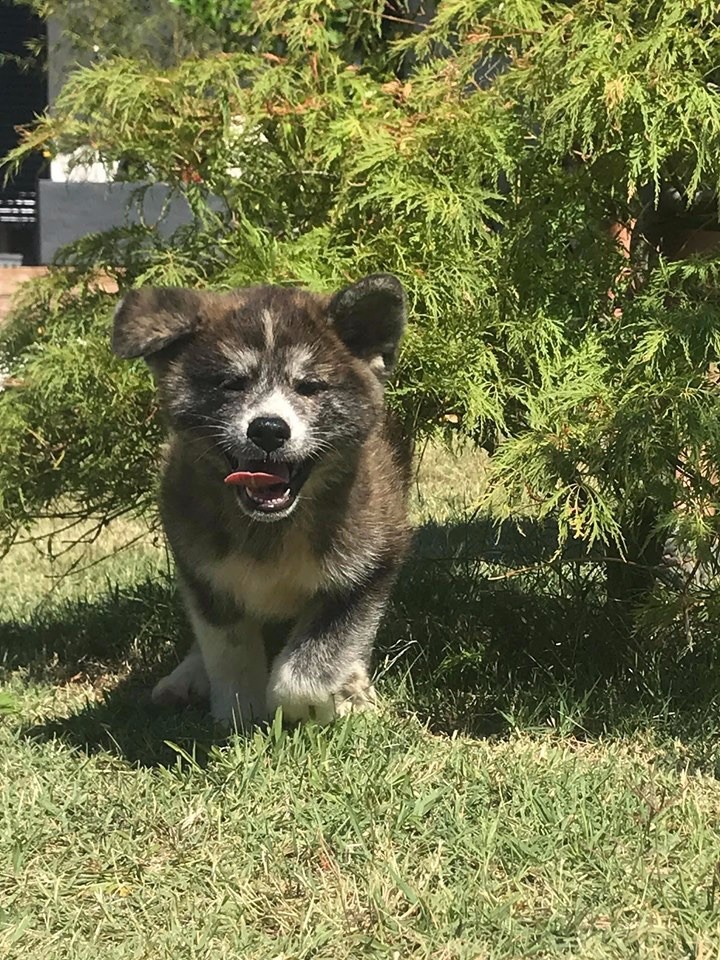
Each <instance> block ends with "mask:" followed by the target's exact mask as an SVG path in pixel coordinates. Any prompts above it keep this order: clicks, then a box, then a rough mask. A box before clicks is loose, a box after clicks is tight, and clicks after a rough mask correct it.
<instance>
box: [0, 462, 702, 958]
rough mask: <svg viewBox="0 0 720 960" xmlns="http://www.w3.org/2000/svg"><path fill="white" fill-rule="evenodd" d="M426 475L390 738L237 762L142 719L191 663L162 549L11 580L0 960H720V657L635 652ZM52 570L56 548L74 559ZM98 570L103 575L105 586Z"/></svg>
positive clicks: (569, 580)
mask: <svg viewBox="0 0 720 960" xmlns="http://www.w3.org/2000/svg"><path fill="white" fill-rule="evenodd" d="M481 486H482V469H481V467H479V466H478V461H477V458H476V457H474V456H471V455H470V454H469V453H468V452H467V451H465V452H461V454H460V455H459V457H458V458H456V459H453V460H450V459H448V458H447V457H445V456H444V455H442V454H440V453H438V451H436V450H430V451H428V453H427V455H426V456H425V458H424V460H423V465H422V468H421V475H420V482H419V485H418V490H417V493H416V497H415V512H416V517H417V520H418V523H419V525H420V526H421V528H422V529H421V532H420V535H419V537H418V541H417V546H416V550H415V553H414V556H413V557H412V558H411V560H410V562H409V564H408V567H407V569H406V572H405V575H404V577H403V579H402V581H401V582H400V584H399V585H398V589H397V592H396V598H395V603H394V606H393V611H392V613H391V615H390V616H389V618H388V620H387V622H386V624H385V626H384V628H383V631H382V635H381V637H380V644H379V646H380V651H379V673H380V675H381V680H380V687H381V690H382V693H383V695H384V703H383V708H382V710H381V712H380V713H379V714H378V715H377V716H368V717H350V718H348V719H347V720H344V721H342V722H339V723H337V724H336V725H334V726H333V727H332V728H328V729H319V728H317V727H314V726H312V725H308V726H306V727H303V728H300V729H296V730H292V731H286V730H282V729H281V728H280V727H278V726H277V725H276V726H274V727H273V729H271V730H270V731H268V732H264V733H261V732H257V733H255V735H254V736H252V737H250V738H248V739H244V738H241V737H230V738H229V739H228V738H221V737H219V736H218V733H217V731H216V730H215V729H214V728H213V727H212V725H211V724H210V723H209V722H208V720H207V717H206V716H205V714H204V713H203V711H201V710H198V709H195V710H190V709H188V710H187V711H184V712H180V713H174V712H163V711H157V710H155V709H153V708H152V707H151V706H150V704H149V703H148V701H147V689H148V687H149V685H150V683H151V682H152V679H153V678H155V677H157V676H158V675H160V674H161V673H162V672H163V670H164V669H166V668H167V666H168V665H170V664H171V663H172V662H174V658H175V657H176V656H177V654H176V652H175V644H176V641H177V640H178V638H179V643H180V646H181V647H182V645H183V644H186V643H188V642H189V637H188V633H187V628H186V626H185V624H184V622H183V620H182V617H181V615H180V613H179V610H178V606H177V603H176V598H175V596H174V592H173V587H172V580H171V577H170V573H169V569H168V564H167V558H166V555H165V552H164V550H163V548H162V546H161V545H160V544H158V543H155V544H154V545H153V542H152V538H150V537H146V538H144V539H143V540H142V541H141V542H140V543H136V544H135V545H134V546H132V547H129V548H128V549H127V550H124V551H121V552H120V553H119V554H117V555H116V556H115V557H113V558H112V559H110V560H108V561H107V562H106V563H105V564H102V565H95V566H88V565H87V564H88V563H92V562H93V561H94V560H95V559H97V558H98V557H99V556H101V555H102V553H103V552H106V551H107V550H108V549H109V548H110V547H112V546H113V545H115V544H117V543H119V542H121V541H123V540H127V539H131V538H132V537H133V536H134V535H135V533H136V531H135V530H134V529H133V528H127V527H118V528H115V529H114V530H111V531H108V532H106V533H105V534H104V537H103V539H102V540H101V541H100V542H98V543H97V544H95V545H94V546H92V547H91V548H90V552H89V553H88V554H87V555H86V556H85V559H84V560H82V561H81V562H79V563H77V565H76V567H75V573H74V574H73V575H72V576H69V577H66V578H65V579H63V580H61V581H60V583H59V584H57V585H56V586H55V588H54V589H53V590H52V592H50V593H48V591H49V587H50V586H51V584H52V583H53V581H51V580H49V579H47V578H48V575H49V574H50V573H52V572H57V571H58V570H62V569H63V568H64V567H67V566H69V565H72V564H73V563H75V562H76V561H78V556H77V555H76V554H75V553H74V552H73V551H70V552H69V553H68V554H67V555H65V556H64V557H63V558H62V559H61V560H60V561H57V562H56V563H55V564H50V563H49V561H48V559H47V556H46V555H45V554H43V553H42V552H38V550H37V549H36V548H35V547H33V546H32V545H30V544H26V545H24V546H19V547H16V548H15V549H14V551H13V553H12V554H11V555H10V557H9V558H8V559H6V561H5V563H4V564H3V567H2V571H1V572H0V583H1V584H2V587H3V591H4V596H3V610H2V614H1V615H0V651H2V653H3V658H4V668H3V671H2V675H1V676H2V688H1V692H0V956H1V957H3V958H5V957H7V958H10V960H15V958H18V960H19V958H29V960H34V958H42V960H56V958H57V960H60V958H62V960H66V958H70V960H85V958H87V960H90V958H92V960H96V958H98V957H102V958H103V960H120V958H122V960H130V958H133V960H135V958H138V960H140V958H148V960H164V958H171V957H172V958H173V960H179V958H186V957H187V958H196V957H197V958H205V957H213V958H228V960H230V958H232V960H236V958H243V960H246V958H247V960H310V958H312V960H350V958H353V960H355V958H359V957H369V958H388V960H409V958H413V960H414V958H428V960H430V958H432V960H456V958H457V960H464V958H468V960H469V958H477V960H481V958H482V960H486V958H487V960H519V958H525V957H536V958H547V960H551V958H552V960H555V958H573V960H574V958H583V960H585V958H587V960H609V958H618V960H619V958H623V960H624V958H627V957H637V958H658V960H661V958H662V960H668V958H694V960H710V958H715V957H719V956H720V830H719V828H718V824H719V823H720V787H719V786H718V782H717V775H718V772H720V761H719V754H718V748H717V744H718V733H719V732H720V723H719V722H718V694H719V693H720V665H718V664H717V662H716V661H717V657H718V648H717V644H716V643H713V642H711V640H710V639H708V640H707V641H706V642H704V643H702V644H696V647H695V648H693V649H688V648H687V647H683V646H682V644H681V643H680V642H678V643H677V644H676V645H675V646H673V645H672V644H670V645H667V646H666V647H663V648H645V649H639V648H638V649H633V650H629V651H625V652H624V653H623V655H622V657H620V658H619V660H618V659H617V658H616V659H615V660H614V661H613V662H612V668H611V667H610V657H609V653H610V651H611V646H612V645H611V644H610V642H609V639H608V635H607V623H606V621H605V620H604V618H603V614H602V607H601V605H600V604H599V602H598V585H597V583H596V582H595V580H594V579H593V575H592V573H582V572H578V570H577V569H574V568H571V567H570V568H568V569H567V570H561V571H559V572H557V573H554V574H553V575H552V576H550V575H549V574H548V573H547V571H544V572H543V573H542V575H539V574H536V573H534V572H533V571H529V572H528V573H527V575H524V576H519V577H513V578H511V579H492V578H493V577H497V576H500V575H502V572H503V570H506V569H507V564H512V563H514V562H515V561H516V559H517V558H519V557H522V558H523V559H524V561H525V562H527V558H528V557H530V558H532V557H533V556H535V557H542V556H544V555H546V553H547V550H548V546H547V544H546V543H545V541H544V539H543V537H542V535H539V534H537V532H536V531H533V529H532V528H528V529H527V530H525V531H523V532H522V533H521V534H515V535H513V536H510V535H506V536H504V537H503V538H500V539H498V537H497V534H496V532H495V531H494V529H493V528H492V527H491V526H489V525H488V524H487V523H485V522H483V521H481V520H478V519H477V518H472V514H471V510H470V509H469V508H470V506H471V502H470V503H466V502H465V501H464V497H472V495H473V489H474V490H475V491H477V490H479V489H480V488H481ZM56 546H57V544H56ZM83 568H85V569H84V570H83Z"/></svg>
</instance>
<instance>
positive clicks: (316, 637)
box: [268, 570, 394, 723]
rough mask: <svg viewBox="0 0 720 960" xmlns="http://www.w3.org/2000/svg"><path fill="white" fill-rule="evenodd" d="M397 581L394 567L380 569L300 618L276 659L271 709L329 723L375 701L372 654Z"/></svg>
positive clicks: (290, 716)
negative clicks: (370, 675)
mask: <svg viewBox="0 0 720 960" xmlns="http://www.w3.org/2000/svg"><path fill="white" fill-rule="evenodd" d="M393 580H394V571H388V570H378V571H376V572H375V573H374V574H373V576H372V577H370V578H369V582H368V583H367V584H366V585H365V586H364V587H363V588H362V589H360V588H356V589H354V590H350V591H348V592H347V593H345V594H338V595H336V596H332V597H331V596H328V597H325V598H324V599H323V600H322V601H321V602H319V604H318V605H317V608H316V610H315V611H314V613H313V614H312V615H311V616H309V617H307V618H306V619H305V620H303V621H301V622H300V623H298V625H297V626H296V627H295V629H294V630H293V632H292V633H291V635H290V638H289V640H288V642H287V644H286V646H285V647H284V649H283V650H282V651H281V652H280V654H279V656H278V657H277V659H276V661H275V663H274V664H273V668H272V672H271V675H270V682H269V684H268V707H269V710H270V713H271V714H272V713H273V712H274V711H275V709H276V708H277V707H282V709H283V716H284V718H285V719H286V720H290V721H295V720H304V719H308V718H310V717H314V718H315V719H316V720H318V721H319V722H320V723H328V722H330V721H331V720H332V719H334V718H335V717H336V716H341V715H343V714H346V713H349V712H351V711H353V710H366V709H368V708H369V707H372V706H374V703H375V696H374V691H373V688H372V685H371V683H370V677H369V672H368V671H369V667H370V657H371V654H372V646H373V642H374V640H375V634H376V633H377V628H378V625H379V623H380V620H381V618H382V615H383V613H384V611H385V607H386V605H387V601H388V596H389V593H390V588H391V586H392V583H393Z"/></svg>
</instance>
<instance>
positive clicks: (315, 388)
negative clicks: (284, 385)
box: [295, 377, 328, 397]
mask: <svg viewBox="0 0 720 960" xmlns="http://www.w3.org/2000/svg"><path fill="white" fill-rule="evenodd" d="M327 388H328V384H327V383H325V381H324V380H315V379H313V378H312V377H308V378H307V379H306V380H298V382H297V383H296V384H295V389H296V390H297V392H298V393H299V394H300V396H301V397H314V396H315V395H316V394H318V393H322V392H323V390H327Z"/></svg>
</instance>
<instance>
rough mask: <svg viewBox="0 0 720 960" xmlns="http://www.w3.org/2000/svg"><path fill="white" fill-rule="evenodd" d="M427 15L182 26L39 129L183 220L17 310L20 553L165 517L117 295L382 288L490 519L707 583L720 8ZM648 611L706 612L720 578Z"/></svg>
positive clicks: (182, 9)
mask: <svg viewBox="0 0 720 960" xmlns="http://www.w3.org/2000/svg"><path fill="white" fill-rule="evenodd" d="M416 7H417V4H415V5H413V4H409V5H408V7H407V8H406V7H405V6H404V5H403V4H401V3H394V4H385V3H381V2H378V0H366V2H363V3H362V4H360V3H354V2H348V0H272V2H271V0H254V2H252V3H240V2H238V3H237V4H236V5H235V6H233V4H232V3H228V2H226V0H223V2H222V3H220V2H218V3H214V2H213V0H203V2H200V0H197V2H196V0H178V2H177V3H176V4H174V5H173V9H174V11H175V13H174V15H182V16H183V17H185V18H186V20H187V23H188V24H190V25H194V26H192V28H191V26H188V31H187V36H188V38H189V39H188V40H187V44H186V45H187V49H184V50H183V51H182V55H181V56H178V57H175V58H174V59H173V60H172V62H169V61H168V59H167V58H165V59H164V60H163V61H162V62H159V60H158V57H157V56H156V55H155V53H154V52H153V50H144V51H143V50H138V49H136V48H133V49H132V51H131V55H128V54H127V53H125V54H123V52H122V44H120V43H118V45H117V49H115V48H112V49H110V48H108V49H109V50H110V52H109V53H108V55H107V56H103V57H102V58H100V59H97V60H96V61H95V62H93V63H92V64H90V65H89V66H86V67H82V68H78V69H77V70H76V71H75V72H73V73H72V75H71V76H70V77H69V78H68V80H67V83H66V85H65V87H64V89H63V90H62V93H61V95H60V97H59V100H58V101H57V102H56V104H55V106H54V109H53V112H52V114H51V115H48V116H46V117H43V118H41V119H40V120H39V121H38V123H37V124H36V125H35V126H34V127H33V128H32V129H31V130H28V131H27V133H26V136H25V140H24V143H23V145H22V147H21V148H20V150H19V151H18V152H17V155H16V156H15V157H14V159H15V160H17V159H18V157H19V156H22V155H23V154H24V152H26V151H29V150H44V151H46V152H49V153H53V152H58V151H63V152H68V151H72V150H75V149H88V148H89V149H91V150H92V151H93V152H94V153H95V154H96V155H98V156H99V157H100V158H101V159H102V160H104V161H106V162H108V163H114V162H119V163H120V170H121V171H122V173H121V175H122V176H125V177H128V178H130V179H132V180H137V181H145V182H155V181H161V182H163V183H166V184H168V185H169V186H170V187H171V189H172V190H173V191H174V192H176V193H178V194H182V195H183V196H184V197H186V199H187V201H188V202H189V204H190V206H191V209H192V211H193V214H194V217H195V223H194V225H193V226H192V227H191V228H185V229H183V230H180V231H178V232H177V233H176V234H175V235H174V236H173V237H172V238H170V239H165V240H163V239H162V238H161V237H160V236H159V235H158V234H157V232H156V231H155V230H154V229H153V228H152V227H151V226H147V227H132V228H122V229H117V230H114V231H112V232H111V233H109V234H106V235H102V236H92V237H88V238H86V239H84V240H83V241H82V242H80V243H78V244H76V245H74V246H73V247H71V248H68V249H66V250H65V251H64V253H63V255H62V258H61V261H60V262H59V263H58V265H57V267H56V268H55V269H53V271H52V272H51V274H50V276H49V277H48V278H47V280H45V281H43V282H40V283H37V284H36V285H35V286H34V288H33V289H31V290H26V291H25V292H24V293H23V296H22V298H21V299H20V301H19V303H18V305H17V308H16V310H15V312H14V315H13V318H12V320H11V322H10V323H9V325H8V326H7V327H6V329H5V330H4V331H3V334H2V344H1V345H0V350H1V351H2V358H3V359H2V362H3V364H4V366H5V367H6V368H8V369H9V370H10V371H11V373H12V374H13V376H14V378H15V379H16V380H19V381H21V382H22V383H23V386H22V387H16V388H11V389H7V390H5V392H4V393H3V394H2V395H1V397H0V447H1V448H2V450H3V457H2V460H1V461H0V497H1V500H0V527H1V528H2V530H3V531H4V533H5V535H6V537H7V538H11V537H12V536H13V534H14V533H15V532H16V531H17V530H18V529H20V528H21V527H23V526H25V525H27V524H28V523H29V522H31V521H32V520H33V518H35V517H37V516H38V515H42V514H44V513H47V512H48V511H49V512H52V511H59V512H64V513H65V514H68V513H69V514H72V515H75V514H77V515H92V516H95V517H99V518H103V517H105V516H114V515H117V514H120V513H123V512H127V511H129V512H146V511H148V510H150V509H152V508H151V506H150V505H151V503H152V491H153V484H154V476H155V463H156V459H157V451H158V436H159V427H158V424H157V420H156V417H155V410H154V401H153V394H152V389H151V385H150V381H149V377H148V375H147V373H146V372H145V371H144V369H143V368H142V366H141V365H140V364H138V365H136V366H133V365H129V366H128V365H122V364H120V363H117V362H116V361H115V360H114V359H113V358H112V357H111V356H110V352H109V350H108V340H107V331H108V326H109V322H110V317H111V313H112V309H113V306H114V302H115V296H114V295H112V294H110V293H107V292H104V291H103V289H102V285H99V284H98V277H101V276H107V275H110V276H112V277H114V278H115V279H116V280H117V283H118V285H119V287H120V290H121V291H122V290H123V289H127V288H129V287H132V286H136V285H140V284H158V285H178V284H179V285H186V284H187V285H202V286H209V287H214V288H219V289H223V288H229V287H233V286H236V285H242V284H248V283H254V282H260V281H261V282H274V283H283V284H285V283H293V284H306V285H308V286H309V287H311V288H313V289H331V288H333V287H335V286H338V285H341V284H344V283H346V282H348V281H351V280H353V279H355V278H357V277H359V276H361V275H363V274H365V273H369V272H372V271H375V270H387V271H391V272H393V273H395V274H397V275H398V276H399V277H400V279H401V280H402V282H403V283H404V284H405V286H406V288H407V290H408V294H409V298H410V304H411V316H412V323H411V325H410V330H409V333H408V337H407V340H406V343H405V346H404V352H403V355H402V362H401V367H400V371H399V377H398V382H397V384H396V386H395V388H394V390H393V393H392V402H393V403H394V404H395V406H396V407H397V408H398V410H399V411H400V412H401V413H402V416H403V417H404V419H405V421H406V422H407V424H408V425H409V426H410V427H411V428H412V429H414V430H415V431H416V433H417V434H418V435H426V434H430V433H437V432H442V431H444V430H448V429H452V430H458V429H459V430H460V431H461V432H463V433H464V434H466V435H468V436H470V437H472V438H474V439H475V440H476V441H477V442H478V443H480V444H483V445H485V446H486V447H488V448H489V449H490V450H491V451H492V453H493V456H492V459H491V474H492V483H491V489H492V491H493V493H492V498H493V504H492V505H493V511H494V513H495V515H497V516H500V517H504V518H512V517H516V516H532V517H535V518H537V519H543V518H552V519H553V521H555V522H556V523H557V530H558V536H559V541H560V547H563V546H564V545H565V544H567V543H568V542H570V541H577V542H579V543H581V544H582V545H583V549H586V550H587V551H590V554H589V555H594V556H597V557H603V558H604V562H606V563H607V570H608V578H607V583H608V589H609V592H610V594H611V595H614V596H616V597H617V599H619V600H624V601H632V600H634V599H637V593H636V591H637V590H638V589H640V588H642V589H643V590H646V589H647V588H648V587H649V586H650V583H651V580H652V579H653V578H652V573H653V572H654V570H655V568H656V567H657V564H658V561H659V559H660V554H661V548H662V544H663V542H664V541H665V539H666V538H667V536H668V535H670V534H671V533H672V534H673V536H674V537H675V538H676V539H677V541H678V542H679V543H680V544H681V546H682V550H683V551H687V552H688V553H689V554H691V555H692V556H694V557H698V558H700V559H702V560H704V561H707V562H709V561H710V560H711V559H712V556H713V551H714V546H715V543H716V537H717V525H718V523H717V519H716V516H717V514H716V508H717V500H718V490H717V474H718V459H719V456H720V446H719V444H720V417H719V416H718V414H719V413H720V406H719V403H718V389H719V388H718V384H717V376H716V375H715V373H714V371H715V369H716V368H715V366H714V365H715V364H716V363H717V362H718V359H720V323H719V317H720V291H719V287H718V280H719V279H720V277H719V274H720V259H718V258H717V257H716V256H713V255H706V256H702V257H699V256H698V257H691V258H683V259H679V258H678V257H677V256H675V255H674V253H673V252H674V251H676V250H677V248H678V238H679V237H680V238H681V237H682V236H683V235H684V234H682V231H683V230H688V229H697V228H698V227H702V228H703V229H710V230H712V229H717V219H718V218H717V209H716V206H717V205H716V200H715V198H716V196H717V189H718V180H719V179H720V98H719V97H718V86H717V84H718V82H719V80H720V76H719V74H718V66H717V65H718V64H719V63H720V29H718V23H717V12H716V11H717V7H716V5H715V4H712V3H709V2H697V3H692V4H687V3H683V2H680V0H671V2H659V0H658V2H648V3H646V4H643V5H638V4H637V3H633V2H631V0H616V2H613V3H605V2H598V0H578V2H574V3H572V2H545V0H509V2H506V3H502V4H497V3H489V2H478V0H441V2H440V3H438V4H437V8H436V9H435V10H434V11H431V12H432V13H433V15H432V16H427V17H425V18H418V17H417V16H416V14H417V10H416ZM413 10H414V11H415V13H412V11H413ZM193 31H197V32H193ZM198 38H200V39H198ZM218 198H219V203H218ZM668 198H669V199H668ZM211 199H212V202H211ZM700 200H702V203H700ZM137 202H138V203H140V204H141V203H142V196H141V195H139V196H138V197H137ZM668 204H670V206H671V207H672V211H671V215H670V216H668V215H667V210H668ZM698 211H699V212H698ZM693 218H694V219H693ZM623 231H624V235H625V236H627V237H628V238H629V239H630V242H629V243H628V244H626V245H623V244H621V243H619V242H618V239H617V237H618V232H620V233H621V235H622V233H623ZM138 424H140V427H138ZM593 550H594V551H595V553H594V554H592V551H593ZM638 571H640V574H641V575H640V576H638ZM646 574H647V576H646ZM692 590H695V592H694V593H692V592H691V591H692ZM658 603H659V608H662V609H663V610H666V611H670V612H669V614H668V615H669V616H673V615H675V614H676V613H677V612H678V611H686V610H687V609H688V607H692V609H693V610H698V611H700V612H699V614H698V615H700V616H708V615H709V614H708V611H710V609H711V606H710V603H711V599H710V594H709V593H708V583H707V581H703V585H702V588H700V587H697V588H696V587H692V586H691V585H690V579H689V578H688V579H687V581H684V582H683V586H682V589H681V590H680V593H679V594H674V595H673V596H670V595H669V594H667V593H663V594H662V596H661V599H660V601H658Z"/></svg>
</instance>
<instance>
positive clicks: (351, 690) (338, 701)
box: [333, 668, 378, 717]
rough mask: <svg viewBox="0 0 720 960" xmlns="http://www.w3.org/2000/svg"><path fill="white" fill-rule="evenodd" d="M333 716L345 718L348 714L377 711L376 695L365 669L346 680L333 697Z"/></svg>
mask: <svg viewBox="0 0 720 960" xmlns="http://www.w3.org/2000/svg"><path fill="white" fill-rule="evenodd" d="M333 701H334V706H335V715H336V716H338V717H344V716H347V714H348V713H364V712H365V711H367V710H377V705H378V702H377V694H376V693H375V687H374V686H373V685H372V684H371V683H370V677H368V675H367V671H366V670H365V669H362V668H361V669H359V670H358V671H357V672H356V673H354V674H353V675H352V677H350V678H349V680H347V681H346V682H345V683H344V684H343V686H342V688H341V690H340V691H339V692H338V693H336V694H335V696H334V697H333Z"/></svg>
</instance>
